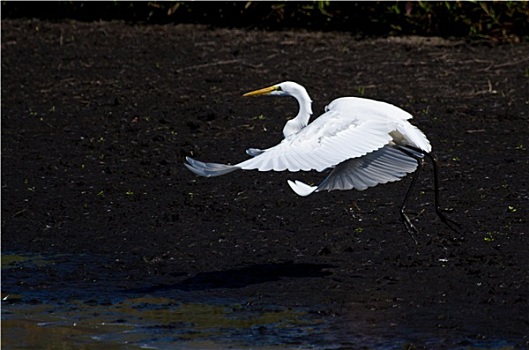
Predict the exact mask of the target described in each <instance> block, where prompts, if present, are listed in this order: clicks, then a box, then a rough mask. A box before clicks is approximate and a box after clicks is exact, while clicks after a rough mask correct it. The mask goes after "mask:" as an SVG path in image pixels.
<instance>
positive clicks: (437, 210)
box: [424, 153, 461, 233]
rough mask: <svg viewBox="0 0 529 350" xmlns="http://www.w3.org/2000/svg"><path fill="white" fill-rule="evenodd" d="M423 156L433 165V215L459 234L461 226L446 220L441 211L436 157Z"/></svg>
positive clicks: (432, 155) (448, 219)
mask: <svg viewBox="0 0 529 350" xmlns="http://www.w3.org/2000/svg"><path fill="white" fill-rule="evenodd" d="M424 155H426V156H427V157H428V158H430V160H431V161H432V165H433V178H434V191H435V213H436V214H437V216H438V217H439V219H441V221H442V222H443V223H444V224H445V225H446V226H448V227H449V228H450V229H451V230H452V231H454V232H456V233H459V229H460V228H461V225H459V224H458V223H457V222H455V221H454V220H452V219H450V218H447V217H446V216H445V215H444V214H443V212H442V211H441V203H440V194H439V191H440V187H439V164H438V162H437V157H436V156H435V155H434V154H431V153H424ZM454 226H455V227H454ZM456 227H457V228H456Z"/></svg>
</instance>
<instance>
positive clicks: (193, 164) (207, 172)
mask: <svg viewBox="0 0 529 350" xmlns="http://www.w3.org/2000/svg"><path fill="white" fill-rule="evenodd" d="M186 160H187V163H189V164H184V165H185V166H186V167H187V168H188V169H189V170H191V171H192V172H194V173H195V174H197V175H200V176H205V177H212V176H220V175H224V174H228V173H231V172H232V171H235V170H237V169H240V168H239V167H236V166H233V165H226V164H218V163H204V162H199V161H198V160H194V159H193V158H189V157H186Z"/></svg>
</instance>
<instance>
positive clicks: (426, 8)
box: [2, 1, 529, 42]
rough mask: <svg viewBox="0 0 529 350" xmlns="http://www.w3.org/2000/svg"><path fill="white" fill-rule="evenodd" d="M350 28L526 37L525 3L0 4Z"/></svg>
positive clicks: (26, 13)
mask: <svg viewBox="0 0 529 350" xmlns="http://www.w3.org/2000/svg"><path fill="white" fill-rule="evenodd" d="M20 17H28V18H42V19H50V20H62V19H76V20H82V21H97V20H112V19H118V20H125V21H129V22H135V23H136V22H142V23H197V24H206V25H212V26H220V27H239V28H259V29H266V30H279V29H285V28H305V29H311V30H339V31H349V32H351V33H353V34H356V35H359V36H386V35H427V36H458V37H472V38H480V39H483V38H484V39H488V40H491V41H509V42H513V41H514V42H516V41H520V40H523V39H525V40H527V39H528V38H529V34H528V33H529V2H528V1H483V2H480V1H391V2H384V1H373V2H371V1H367V2H340V1H305V2H261V1H246V2H244V1H241V2H202V1H197V2H189V1H178V2H174V1H167V2H157V1H151V2H121V1H114V2H77V1H58V2H51V3H50V2H45V3H39V2H11V1H6V2H2V18H3V19H4V18H20Z"/></svg>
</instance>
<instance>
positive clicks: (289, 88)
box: [243, 81, 308, 97]
mask: <svg viewBox="0 0 529 350" xmlns="http://www.w3.org/2000/svg"><path fill="white" fill-rule="evenodd" d="M260 95H273V96H293V97H298V96H308V94H307V90H305V88H304V87H303V86H301V85H299V84H297V83H294V82H292V81H285V82H283V83H280V84H277V85H272V86H269V87H266V88H263V89H259V90H255V91H251V92H248V93H246V94H244V95H243V96H260Z"/></svg>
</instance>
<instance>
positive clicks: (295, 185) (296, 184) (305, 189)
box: [288, 180, 318, 197]
mask: <svg viewBox="0 0 529 350" xmlns="http://www.w3.org/2000/svg"><path fill="white" fill-rule="evenodd" d="M288 184H289V185H290V188H291V189H292V191H294V192H296V194H297V195H298V196H302V197H305V196H308V195H309V194H311V193H312V192H314V191H316V189H318V186H309V185H307V184H306V183H304V182H301V181H298V180H296V181H290V180H288Z"/></svg>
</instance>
